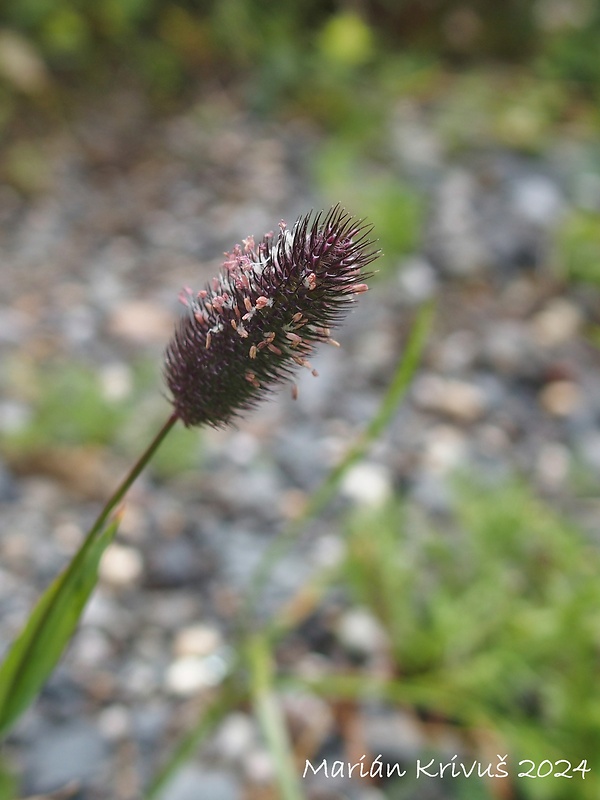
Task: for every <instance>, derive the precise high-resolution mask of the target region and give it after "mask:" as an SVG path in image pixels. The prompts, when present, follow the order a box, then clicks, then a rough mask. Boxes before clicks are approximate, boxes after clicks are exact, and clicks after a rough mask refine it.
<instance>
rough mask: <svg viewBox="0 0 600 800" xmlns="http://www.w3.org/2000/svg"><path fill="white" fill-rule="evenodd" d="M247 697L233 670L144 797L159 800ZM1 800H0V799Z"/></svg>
mask: <svg viewBox="0 0 600 800" xmlns="http://www.w3.org/2000/svg"><path fill="white" fill-rule="evenodd" d="M245 699H246V690H245V686H244V684H243V680H242V678H241V677H240V675H239V673H237V672H234V673H233V674H232V675H231V677H230V678H229V679H228V680H227V681H226V682H225V684H224V685H223V686H221V687H220V688H219V690H218V694H217V696H216V698H215V699H214V700H213V701H212V703H210V705H209V706H208V707H207V708H206V709H205V710H204V712H203V713H202V716H201V717H200V719H199V720H198V722H197V723H196V725H194V727H193V728H192V729H191V730H190V731H188V732H187V733H186V734H185V735H184V736H182V738H181V739H180V740H179V741H178V742H177V745H176V746H175V749H174V750H173V752H172V753H171V754H170V756H169V757H168V759H167V761H166V762H165V763H164V764H163V766H162V767H161V768H160V769H159V770H158V771H157V772H156V773H155V774H154V775H153V776H152V779H151V781H150V783H149V784H148V787H147V789H146V792H145V794H144V797H145V798H146V800H156V798H158V797H160V796H161V794H162V792H163V791H164V790H165V788H166V787H167V785H168V784H169V783H170V781H171V780H172V779H173V778H174V777H175V774H176V772H177V771H178V770H179V769H180V768H181V767H182V766H183V764H185V762H186V761H188V759H189V758H191V757H192V756H193V754H194V752H195V751H196V749H197V748H198V747H199V746H200V745H201V744H202V741H203V740H204V739H205V738H206V737H207V736H208V734H209V733H210V732H211V731H212V730H214V728H215V727H216V726H217V725H218V724H219V722H221V720H222V719H223V718H224V717H225V715H226V714H227V713H228V712H230V711H231V710H233V709H234V708H236V707H237V706H238V705H239V704H240V703H241V702H243V701H244V700H245ZM0 800H1V799H0Z"/></svg>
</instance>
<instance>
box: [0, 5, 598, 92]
mask: <svg viewBox="0 0 600 800" xmlns="http://www.w3.org/2000/svg"><path fill="white" fill-rule="evenodd" d="M0 30H2V31H8V32H10V33H11V34H14V35H15V36H16V37H17V39H16V40H13V42H12V44H13V45H14V44H15V41H17V42H18V41H20V42H21V43H22V44H23V48H22V50H23V51H24V50H27V52H29V53H30V54H32V53H33V54H34V55H35V57H37V58H38V59H39V60H40V62H41V64H43V65H44V66H45V67H46V68H47V70H48V72H49V74H50V75H51V76H52V78H53V79H54V80H55V81H58V82H59V83H60V82H64V81H66V83H67V84H69V85H76V86H79V87H80V88H85V87H86V86H94V85H95V84H96V83H97V81H98V80H105V79H106V78H107V77H111V78H112V77H114V75H115V72H116V74H118V75H119V76H121V77H123V75H127V74H128V75H130V76H133V77H135V78H137V79H139V80H141V81H142V83H143V84H145V85H146V86H147V87H148V89H149V90H150V91H158V92H159V93H162V94H163V95H169V94H172V93H177V92H178V91H180V90H181V89H182V88H185V86H186V84H187V83H188V82H189V81H190V80H196V79H198V78H200V79H203V78H208V79H210V80H213V79H214V78H218V79H220V80H227V79H228V78H231V77H243V78H244V79H245V80H246V81H247V82H248V84H249V85H250V86H251V92H252V93H253V95H254V96H255V97H257V98H260V100H261V102H263V103H266V102H267V101H268V99H269V98H270V99H271V100H272V101H275V102H278V101H284V102H285V101H286V98H289V97H292V98H293V97H294V96H295V95H296V93H298V94H299V95H302V93H303V92H305V91H306V90H307V88H308V87H311V86H313V85H318V84H319V82H320V80H321V79H323V77H326V78H327V79H328V80H332V79H335V80H336V81H337V82H338V84H340V83H343V82H345V81H349V82H350V83H352V81H353V80H354V79H355V78H356V76H357V75H358V74H366V75H368V74H369V70H371V69H372V67H373V65H374V64H382V63H385V62H386V61H387V60H388V59H390V58H393V57H394V54H397V53H400V52H402V53H404V54H409V53H413V54H419V53H421V54H422V53H430V54H432V55H433V56H434V57H435V58H439V59H442V60H444V61H445V62H446V63H451V64H453V65H456V66H459V67H463V66H465V65H469V64H473V63H477V62H480V61H482V60H487V61H493V62H495V63H497V62H499V61H504V62H512V63H514V62H520V63H527V64H529V65H530V66H531V67H533V69H534V70H535V71H537V72H538V73H539V74H540V75H542V76H544V77H548V78H551V79H559V80H561V81H569V82H572V83H574V84H577V85H579V86H581V87H583V89H584V91H585V92H588V93H590V94H591V95H592V96H594V97H597V95H598V87H599V86H600V61H599V60H598V58H597V57H596V54H597V52H598V49H599V44H600V3H599V2H598V0H588V1H587V2H584V1H583V0H563V2H560V3H557V2H555V0H508V2H503V3H498V2H494V0H435V1H434V2H429V3H422V2H420V1H419V0H404V2H402V3H397V2H393V0H367V2H365V3H362V4H361V14H360V15H359V14H358V13H356V12H355V11H354V10H353V9H352V6H351V5H350V4H348V3H344V2H338V3H333V2H331V0H329V1H328V2H324V1H323V0H308V2H299V1H298V0H296V1H295V2H290V3H277V4H274V3H266V2H265V0H179V2H175V0H96V2H94V3H89V2H86V0H19V2H15V3H7V4H4V5H3V7H2V10H0ZM11 55H12V56H14V48H8V49H7V48H6V47H5V46H4V45H3V44H2V43H1V42H0V67H2V69H1V70H0V71H1V72H2V73H3V74H4V78H5V79H7V82H8V84H11V78H10V75H11V68H10V67H9V69H8V70H7V69H6V68H5V66H6V61H7V59H8V60H10V58H11ZM17 60H18V59H17ZM13 77H14V76H13ZM12 83H14V81H12ZM15 85H17V86H18V85H19V80H18V79H17V81H16V83H15ZM39 88H40V89H41V88H42V85H41V84H39Z"/></svg>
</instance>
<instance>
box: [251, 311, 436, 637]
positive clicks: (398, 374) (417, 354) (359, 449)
mask: <svg viewBox="0 0 600 800" xmlns="http://www.w3.org/2000/svg"><path fill="white" fill-rule="evenodd" d="M434 308H435V307H434V305H433V304H432V303H427V304H426V305H424V306H422V307H421V309H420V310H419V313H418V315H417V318H416V320H415V322H414V325H413V327H412V328H411V331H410V336H409V338H408V342H407V343H406V349H405V350H404V354H403V356H402V359H401V360H400V363H399V364H398V367H397V368H396V371H395V373H394V376H393V378H392V382H391V383H390V385H389V387H388V389H387V391H386V393H385V395H384V396H383V400H382V401H381V404H380V406H379V408H378V410H377V413H376V414H375V416H374V417H373V419H372V420H371V421H370V423H369V424H368V425H367V427H366V429H365V430H364V431H363V433H362V434H361V435H360V436H359V437H358V439H357V441H356V442H355V444H354V445H353V446H352V447H351V448H350V450H349V451H348V452H347V453H346V455H345V457H344V458H343V459H342V460H341V461H340V463H339V464H337V465H336V466H335V467H334V468H333V469H332V470H331V471H330V472H329V474H328V475H327V477H326V478H325V480H324V481H323V483H322V484H321V485H320V486H319V487H318V488H317V489H316V490H315V491H314V492H313V493H312V495H311V496H310V498H309V500H308V503H307V505H306V508H305V510H304V512H303V513H302V515H301V516H300V517H299V518H298V519H297V520H295V521H294V522H292V523H291V524H290V525H288V527H287V528H286V529H285V530H284V532H283V533H282V534H281V536H279V537H278V538H277V539H276V540H275V541H274V542H273V544H272V545H271V546H270V547H269V548H268V549H267V551H266V553H265V555H264V557H263V559H262V561H261V562H260V564H259V565H258V567H257V569H256V572H255V574H254V577H253V579H252V582H251V584H250V588H249V590H248V595H247V599H246V608H245V613H244V614H243V615H242V627H243V628H247V627H248V623H249V618H250V615H251V613H252V610H253V609H254V606H255V604H256V601H257V598H258V594H259V592H260V591H261V588H262V586H263V585H264V583H265V581H266V579H267V576H268V574H269V572H270V570H271V568H272V567H273V566H274V564H275V563H276V562H277V560H278V559H279V558H280V557H281V556H282V555H283V553H284V552H285V550H286V548H288V547H289V546H290V545H291V543H292V542H293V541H294V539H295V538H296V536H297V535H298V534H299V533H300V532H301V531H302V529H303V528H304V526H305V525H306V523H307V522H308V521H309V520H311V519H312V518H313V517H315V516H316V515H317V514H318V513H319V512H320V511H321V510H322V509H323V508H324V507H325V506H326V505H327V503H328V502H329V501H330V500H331V498H332V497H333V495H334V494H335V492H336V491H337V489H338V487H339V485H340V483H341V481H342V478H343V477H344V475H345V474H346V472H347V471H348V470H349V469H350V467H352V466H353V465H354V464H355V463H356V462H357V461H359V460H360V459H361V458H362V457H363V456H364V455H365V453H366V452H367V450H368V448H369V447H370V445H371V444H372V443H373V442H374V441H375V440H376V439H377V438H378V437H379V436H381V434H382V433H383V432H384V430H385V429H386V428H387V426H388V425H389V424H390V422H391V421H392V418H393V416H394V414H395V412H396V409H397V408H398V406H399V405H400V403H401V401H402V399H403V397H404V395H405V393H406V391H407V389H408V387H409V386H410V383H411V381H412V379H413V376H414V375H415V372H416V371H417V368H418V366H419V363H420V361H421V356H422V355H423V350H424V349H425V345H426V343H427V338H428V335H429V331H430V329H431V325H432V322H433V316H434Z"/></svg>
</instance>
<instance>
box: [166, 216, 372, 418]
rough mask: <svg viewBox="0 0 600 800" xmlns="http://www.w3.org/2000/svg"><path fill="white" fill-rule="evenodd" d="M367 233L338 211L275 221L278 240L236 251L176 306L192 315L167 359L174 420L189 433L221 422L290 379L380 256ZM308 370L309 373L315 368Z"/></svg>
mask: <svg viewBox="0 0 600 800" xmlns="http://www.w3.org/2000/svg"><path fill="white" fill-rule="evenodd" d="M370 230H371V229H370V227H368V226H365V225H364V224H363V223H362V221H361V220H357V219H355V218H354V217H352V216H351V215H349V214H348V213H347V212H346V211H344V210H343V209H341V208H340V207H339V206H336V207H335V208H333V209H331V210H330V211H329V212H327V214H323V213H321V214H317V215H316V216H312V215H311V214H309V215H307V216H306V217H302V218H300V219H298V220H297V222H296V223H295V225H294V226H293V228H292V229H291V230H290V229H288V228H287V226H286V225H285V223H283V222H282V223H280V226H279V233H278V235H277V236H274V235H273V234H267V235H266V236H265V237H264V238H263V239H262V241H261V242H260V243H258V244H256V243H255V241H254V239H253V238H252V237H248V238H247V239H245V240H244V241H243V243H242V244H241V245H236V246H235V247H234V249H233V250H232V252H231V253H228V254H226V260H225V262H224V264H223V267H222V270H221V272H220V274H219V276H218V277H217V278H214V279H213V281H212V283H211V284H210V285H209V286H207V287H206V288H205V289H202V290H201V291H199V292H198V293H197V294H195V293H194V292H192V290H191V289H185V290H184V291H183V292H182V295H181V297H180V299H181V300H182V302H183V303H184V304H185V305H186V306H187V307H188V310H189V314H188V315H187V316H186V317H185V318H184V319H183V320H182V322H181V323H180V325H179V328H178V330H177V331H176V333H175V335H174V337H173V339H172V340H171V343H170V344H169V346H168V348H167V352H166V356H165V379H166V382H167V385H168V387H169V390H170V392H171V399H172V403H173V406H174V410H175V414H176V416H177V417H178V418H179V419H180V420H181V421H182V422H183V423H184V424H185V425H187V426H192V425H203V424H209V425H214V426H220V425H224V424H226V423H227V422H229V421H230V420H231V419H232V418H233V417H235V416H236V415H238V414H239V413H240V412H242V411H245V410H247V409H249V408H251V407H252V406H254V405H255V403H256V402H257V401H258V400H260V398H261V397H262V396H264V394H265V393H266V392H268V391H269V390H270V389H271V388H272V387H273V385H274V384H276V383H279V382H281V381H282V380H286V379H289V378H291V377H292V374H293V372H294V371H295V369H297V368H298V367H306V368H308V369H310V370H312V367H311V364H310V362H309V360H308V358H309V356H310V355H311V353H312V352H313V348H314V345H315V344H317V343H318V342H331V343H334V344H336V343H335V342H334V340H333V339H331V336H330V329H331V328H332V327H333V326H335V325H337V324H338V323H339V322H340V321H341V319H342V318H343V316H344V315H345V313H346V312H347V311H348V309H349V307H350V305H351V304H352V302H353V301H354V298H355V295H357V294H360V293H362V292H365V291H366V290H367V285H366V284H365V283H364V280H365V279H366V278H368V277H369V274H367V273H366V272H365V268H366V267H367V266H368V265H369V264H370V263H371V262H372V261H374V259H375V258H377V256H378V255H379V251H378V250H377V249H375V248H374V246H373V241H372V240H370V239H369V233H370ZM313 372H314V370H313Z"/></svg>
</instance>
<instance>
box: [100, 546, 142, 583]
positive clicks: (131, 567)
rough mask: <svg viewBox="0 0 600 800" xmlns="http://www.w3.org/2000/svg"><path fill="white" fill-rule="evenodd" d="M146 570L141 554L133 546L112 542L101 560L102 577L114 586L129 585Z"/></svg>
mask: <svg viewBox="0 0 600 800" xmlns="http://www.w3.org/2000/svg"><path fill="white" fill-rule="evenodd" d="M143 570H144V564H143V561H142V557H141V555H140V554H139V553H138V551H137V550H135V549H134V548H133V547H127V546H125V545H122V544H111V545H109V546H108V547H107V549H106V552H105V553H104V556H103V558H102V561H101V562H100V578H101V580H103V581H105V582H106V583H108V584H111V585H112V586H119V587H120V586H129V585H130V584H132V583H135V582H136V581H137V580H139V578H140V576H141V574H142V572H143Z"/></svg>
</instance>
